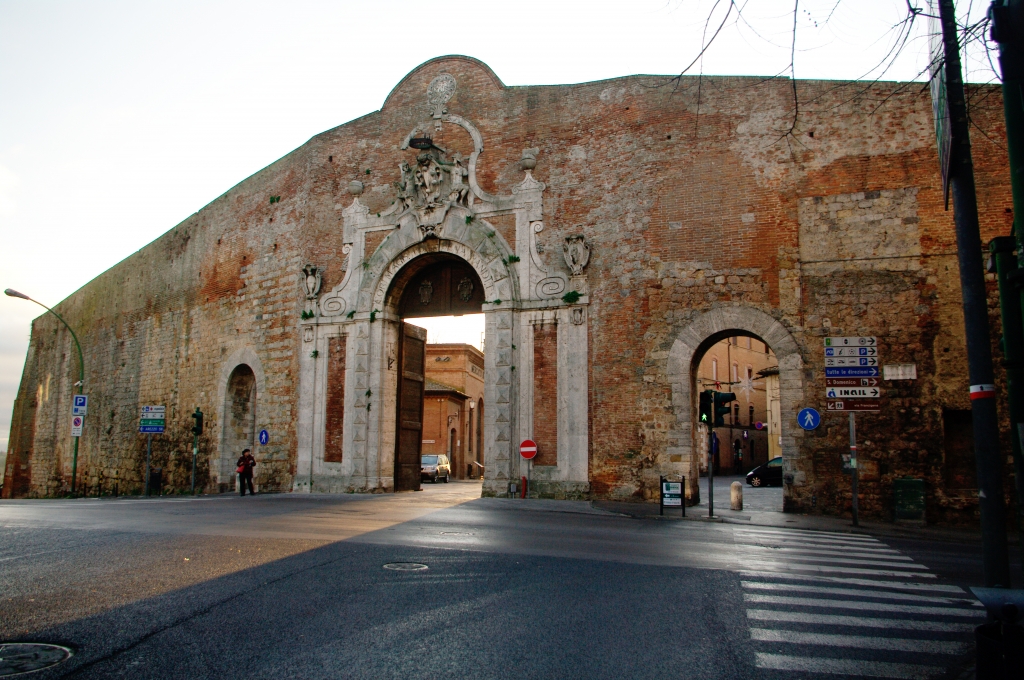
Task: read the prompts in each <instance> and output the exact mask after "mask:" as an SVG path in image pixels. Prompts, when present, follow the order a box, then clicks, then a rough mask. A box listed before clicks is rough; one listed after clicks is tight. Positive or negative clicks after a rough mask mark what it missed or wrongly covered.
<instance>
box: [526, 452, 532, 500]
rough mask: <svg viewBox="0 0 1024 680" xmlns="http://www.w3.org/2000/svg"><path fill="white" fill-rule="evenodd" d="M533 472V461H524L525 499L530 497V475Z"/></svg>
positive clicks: (528, 459) (529, 459) (530, 459)
mask: <svg viewBox="0 0 1024 680" xmlns="http://www.w3.org/2000/svg"><path fill="white" fill-rule="evenodd" d="M532 471H533V459H532V458H527V459H526V497H527V498H529V497H530V473H531V472H532Z"/></svg>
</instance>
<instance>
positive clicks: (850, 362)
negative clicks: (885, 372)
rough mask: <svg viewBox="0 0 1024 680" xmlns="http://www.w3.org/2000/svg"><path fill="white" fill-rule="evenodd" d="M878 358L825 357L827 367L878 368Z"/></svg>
mask: <svg viewBox="0 0 1024 680" xmlns="http://www.w3.org/2000/svg"><path fill="white" fill-rule="evenodd" d="M877 365H878V357H825V366H877Z"/></svg>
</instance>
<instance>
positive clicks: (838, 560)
mask: <svg viewBox="0 0 1024 680" xmlns="http://www.w3.org/2000/svg"><path fill="white" fill-rule="evenodd" d="M740 549H741V550H745V551H746V552H750V553H757V554H758V556H765V557H766V556H768V555H771V556H775V555H777V554H778V551H776V550H772V549H771V548H757V547H754V548H751V546H740ZM766 552H767V554H766ZM779 557H786V558H788V559H792V560H799V561H801V562H828V563H829V564H863V565H865V566H869V567H888V568H890V569H922V570H926V571H927V569H928V567H926V566H924V565H923V564H917V563H916V562H890V561H888V560H882V559H877V558H876V559H871V560H861V559H855V558H851V557H829V556H824V555H822V556H815V555H806V556H799V555H779Z"/></svg>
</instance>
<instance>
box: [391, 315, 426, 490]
mask: <svg viewBox="0 0 1024 680" xmlns="http://www.w3.org/2000/svg"><path fill="white" fill-rule="evenodd" d="M426 344H427V330H426V329H425V328H420V327H419V326H413V325H412V324H409V323H404V322H403V323H402V330H401V333H400V335H399V352H398V356H399V361H398V418H397V420H398V436H397V437H396V440H397V441H396V444H395V491H418V490H419V488H420V445H421V443H422V441H423V386H424V373H425V372H426V366H425V363H426Z"/></svg>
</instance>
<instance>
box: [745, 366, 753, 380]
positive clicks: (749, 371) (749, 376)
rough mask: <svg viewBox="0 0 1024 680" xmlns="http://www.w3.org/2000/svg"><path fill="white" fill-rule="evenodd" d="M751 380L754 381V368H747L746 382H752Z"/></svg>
mask: <svg viewBox="0 0 1024 680" xmlns="http://www.w3.org/2000/svg"><path fill="white" fill-rule="evenodd" d="M753 379H754V367H753V366H747V380H753Z"/></svg>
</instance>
